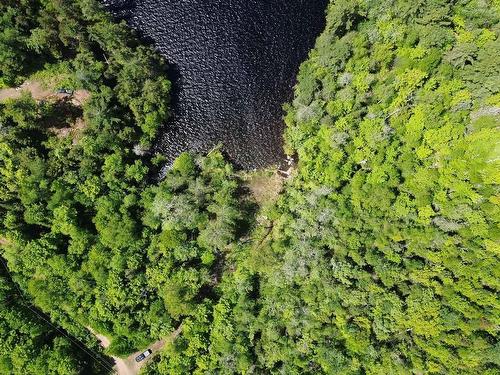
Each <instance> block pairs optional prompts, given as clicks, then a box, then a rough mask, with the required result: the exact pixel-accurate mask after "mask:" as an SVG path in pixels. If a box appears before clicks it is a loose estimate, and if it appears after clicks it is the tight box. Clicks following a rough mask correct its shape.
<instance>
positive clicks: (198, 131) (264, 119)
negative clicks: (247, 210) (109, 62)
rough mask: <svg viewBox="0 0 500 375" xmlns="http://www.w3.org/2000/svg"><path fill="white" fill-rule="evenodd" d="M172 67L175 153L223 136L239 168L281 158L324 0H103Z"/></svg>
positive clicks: (165, 136)
mask: <svg viewBox="0 0 500 375" xmlns="http://www.w3.org/2000/svg"><path fill="white" fill-rule="evenodd" d="M103 2H104V3H105V4H106V5H108V6H109V7H110V9H111V10H112V12H113V13H114V14H115V15H117V16H118V17H120V18H125V19H126V20H127V21H128V23H129V24H130V25H131V26H132V27H133V28H134V29H136V30H138V32H139V35H141V37H143V38H145V39H146V40H149V41H151V42H152V43H153V44H154V46H155V47H156V48H157V49H158V51H159V52H160V53H161V54H162V55H163V56H165V58H166V59H167V61H168V63H169V65H170V66H171V74H170V78H171V79H172V81H173V84H174V90H173V97H172V99H173V103H172V106H173V116H172V118H171V120H170V121H169V123H167V124H165V126H164V130H163V131H162V132H161V135H160V136H159V139H158V140H157V144H156V147H157V148H158V149H159V150H161V151H162V153H164V154H165V155H167V156H168V157H169V158H174V157H175V156H177V155H178V154H179V153H180V152H182V151H185V150H193V151H208V150H210V149H211V148H212V147H213V146H214V145H216V144H218V143H222V144H223V150H224V151H225V153H226V154H227V155H228V156H229V158H230V159H231V160H232V161H233V162H234V163H235V164H236V165H237V166H239V167H242V168H258V167H263V166H267V165H270V164H275V163H279V162H280V161H281V160H282V158H283V151H282V133H283V128H284V124H283V121H282V117H283V110H282V105H283V103H285V102H287V101H289V100H290V99H291V98H292V93H293V85H294V84H295V79H296V75H297V72H298V68H299V65H300V63H301V62H302V61H304V60H305V59H306V58H307V55H308V52H309V50H310V49H311V48H312V47H313V46H314V41H315V39H316V37H317V35H318V34H319V33H320V32H321V31H322V30H323V28H324V12H325V8H326V5H327V2H328V0H103Z"/></svg>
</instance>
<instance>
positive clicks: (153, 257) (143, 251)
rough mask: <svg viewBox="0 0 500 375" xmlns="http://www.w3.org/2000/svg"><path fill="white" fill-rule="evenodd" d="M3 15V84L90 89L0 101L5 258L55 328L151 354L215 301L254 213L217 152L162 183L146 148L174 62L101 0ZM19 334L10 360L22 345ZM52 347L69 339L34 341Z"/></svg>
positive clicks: (24, 5)
mask: <svg viewBox="0 0 500 375" xmlns="http://www.w3.org/2000/svg"><path fill="white" fill-rule="evenodd" d="M0 14H1V17H2V18H1V25H2V26H1V30H2V34H1V38H0V53H1V54H2V57H1V58H2V59H3V60H2V64H1V65H0V66H1V68H0V73H1V80H2V83H3V85H4V86H8V85H18V84H20V83H21V82H22V81H24V80H25V79H30V80H42V82H43V83H47V82H48V83H49V84H50V82H51V80H53V79H54V77H55V78H56V79H57V80H58V81H57V84H58V85H59V87H60V86H62V87H65V90H70V91H74V90H77V92H79V93H80V92H82V93H86V95H85V96H86V97H87V96H88V98H87V99H85V100H84V101H83V102H78V101H75V100H73V99H72V98H71V96H65V95H51V96H50V97H48V98H46V99H43V100H34V99H33V98H32V97H31V96H30V95H29V94H28V93H26V94H23V95H22V96H21V97H20V98H17V99H8V100H5V101H3V102H1V103H0V124H1V134H0V175H1V180H0V181H1V182H0V219H1V226H0V240H1V248H2V256H3V257H4V259H5V260H6V261H7V265H8V269H9V270H10V272H11V274H12V275H13V278H14V281H15V282H17V283H18V284H19V286H20V288H21V289H22V290H23V293H26V296H25V297H26V298H27V299H29V302H32V303H33V304H34V305H35V306H36V307H37V308H39V309H41V310H42V311H43V312H44V313H46V314H48V316H50V319H51V320H52V322H53V323H54V324H57V325H60V326H62V327H63V328H64V329H65V330H68V331H69V332H71V333H72V334H74V335H76V336H77V337H79V338H83V339H90V337H91V334H90V329H92V330H93V331H94V332H98V333H101V334H105V335H107V336H108V337H109V338H110V339H111V340H112V344H111V347H110V348H109V349H108V353H110V354H115V355H127V354H129V353H131V352H133V351H134V350H138V349H142V348H145V347H147V346H148V345H149V344H150V343H152V342H153V341H155V340H158V339H160V338H163V337H166V336H167V335H169V334H170V332H172V331H173V330H174V329H175V328H177V326H178V325H179V324H180V322H181V321H182V318H183V317H184V316H189V315H192V314H195V313H196V306H198V305H207V306H210V303H211V302H210V301H211V300H213V299H215V298H216V297H217V291H216V286H217V277H218V275H219V274H220V273H221V270H222V268H223V263H222V260H223V257H224V253H225V252H226V251H227V250H228V245H229V244H230V243H231V242H232V241H233V240H234V236H235V235H236V232H237V231H238V232H241V229H240V228H241V226H242V225H241V223H240V221H241V222H243V221H246V220H248V219H247V218H243V216H242V215H241V214H240V209H241V207H240V205H239V204H238V203H237V199H236V197H237V187H238V183H237V179H236V177H235V176H234V173H233V171H232V168H231V167H230V165H228V164H227V163H226V162H225V161H224V160H223V158H222V156H221V154H220V153H219V152H218V151H217V150H214V151H213V152H212V153H211V154H210V156H207V157H204V158H201V157H194V156H191V155H188V154H184V155H182V156H181V157H180V158H179V159H178V160H177V161H176V162H175V163H174V165H173V166H172V168H171V170H170V171H169V172H168V173H167V175H166V177H165V178H164V179H163V181H162V182H161V183H157V182H156V181H157V177H158V175H159V173H160V169H161V168H162V166H163V164H164V163H163V158H162V157H161V156H160V155H157V154H152V153H151V152H150V151H149V150H148V148H149V146H150V142H151V140H152V139H153V138H154V137H155V135H156V131H157V128H158V127H159V126H160V125H161V124H163V123H164V122H165V120H166V118H167V116H168V99H169V88H170V82H169V81H168V80H167V79H166V76H165V70H166V68H165V64H164V62H163V61H162V60H161V59H160V58H159V57H158V56H157V55H155V54H154V53H153V52H152V50H151V49H150V48H149V47H143V46H141V45H140V44H139V43H138V41H137V39H135V37H133V36H132V35H131V33H130V31H128V30H127V28H126V26H125V25H124V24H115V23H113V22H112V20H111V19H110V17H109V16H108V15H107V14H106V13H104V11H103V10H102V9H101V8H100V7H99V6H98V4H97V3H96V2H95V1H89V0H81V1H71V2H70V1H58V0H53V1H36V0H33V1H31V0H27V1H22V2H21V4H19V3H18V2H17V1H7V2H2V3H1V5H0ZM4 62H8V63H4ZM9 290H10V289H9ZM6 294H9V293H7V292H6ZM7 297H8V296H7ZM7 297H6V298H7ZM12 298H14V299H18V298H20V297H19V296H17V297H16V296H15V295H13V296H12ZM5 314H8V312H7V311H6V312H5ZM12 324H14V323H12ZM40 324H41V323H40ZM39 329H40V330H41V329H42V328H39ZM43 329H45V330H46V329H47V327H45V328H43ZM42 332H43V331H42ZM3 333H5V334H11V333H8V329H5V330H3V329H2V334H3ZM14 336H16V335H15V334H14ZM35 337H36V336H35ZM18 338H19V340H20V341H19V343H18V344H17V343H15V342H12V343H11V344H10V346H6V347H5V350H3V351H2V353H1V355H2V356H4V357H3V358H5V359H2V361H4V362H6V363H7V362H9V361H10V359H9V358H10V357H11V354H10V350H14V351H15V352H18V351H23V350H24V349H23V347H22V345H23V344H22V340H21V339H22V337H21V336H19V337H18ZM47 340H49V339H47ZM50 345H52V346H53V347H54V355H55V356H57V355H58V354H57V350H59V349H58V348H59V347H62V348H63V349H64V345H67V344H66V343H65V342H63V341H61V340H60V339H58V338H55V339H54V343H53V344H51V343H50V341H48V343H45V342H44V341H43V340H38V341H37V340H35V341H33V346H34V349H33V350H34V353H35V354H36V352H37V351H40V352H41V354H39V357H40V361H42V360H43V359H42V358H45V357H46V356H47V355H48V354H47V351H48V348H49V346H50ZM61 350H62V349H61ZM68 350H69V349H68ZM35 354H33V355H35ZM44 356H45V357H44ZM76 360H77V358H75V361H76ZM51 363H52V362H51ZM70 365H72V366H73V370H71V369H70V368H69V366H70ZM6 366H7V364H6ZM13 366H14V367H13V368H12V372H13V373H16V374H23V375H24V374H41V373H42V372H43V371H42V372H41V370H37V369H31V368H29V367H26V366H24V365H23V364H22V363H20V364H19V366H18V365H13ZM16 366H17V367H16ZM23 366H24V367H23ZM50 366H52V365H50ZM77 369H78V363H76V362H75V364H74V365H73V364H68V368H65V367H64V366H63V365H61V367H57V368H55V367H54V368H51V369H50V371H51V372H47V373H54V374H63V373H64V374H66V373H78V370H77ZM87 371H90V370H87Z"/></svg>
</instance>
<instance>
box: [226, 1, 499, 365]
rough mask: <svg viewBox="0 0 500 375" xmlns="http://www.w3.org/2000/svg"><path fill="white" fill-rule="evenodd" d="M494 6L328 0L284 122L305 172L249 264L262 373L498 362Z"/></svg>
mask: <svg viewBox="0 0 500 375" xmlns="http://www.w3.org/2000/svg"><path fill="white" fill-rule="evenodd" d="M496 10H497V9H495V8H494V6H493V4H490V3H489V2H486V3H485V2H478V1H466V2H460V3H457V4H454V3H451V2H436V1H425V2H423V3H422V2H420V3H411V2H407V1H397V2H387V1H382V2H369V3H367V2H364V1H349V2H348V1H345V2H343V1H334V2H332V3H331V5H330V7H329V10H328V25H327V29H326V31H325V32H324V33H323V35H322V36H321V37H320V38H319V39H318V43H317V46H316V49H315V50H314V51H313V52H312V53H311V56H310V59H309V60H308V61H307V62H305V63H304V65H303V66H302V68H301V73H300V75H299V84H298V86H297V88H296V98H295V100H294V103H293V107H289V108H288V114H287V118H286V120H287V124H288V127H287V131H286V132H287V133H286V142H287V150H288V151H289V152H293V153H297V154H298V156H299V166H298V173H299V174H298V177H296V178H295V179H294V181H293V182H292V183H291V184H290V186H288V189H287V191H286V194H285V195H284V196H282V198H281V199H280V201H279V203H278V207H277V208H276V210H275V211H274V214H273V220H274V228H275V229H274V230H273V232H272V233H273V240H272V241H271V242H270V243H269V244H268V245H267V246H266V247H268V249H263V250H261V251H260V252H259V253H261V254H258V255H257V257H258V258H257V259H258V260H256V261H254V265H252V267H251V269H253V272H255V274H256V275H257V276H258V277H259V279H260V289H259V291H260V299H259V302H260V303H261V304H262V305H261V307H260V308H259V311H258V312H257V318H256V322H255V323H254V324H255V325H257V327H258V328H254V331H253V332H257V334H258V337H259V339H258V340H257V341H256V342H254V344H253V345H254V346H253V348H254V351H255V352H254V353H255V355H256V361H257V363H258V365H257V366H258V368H262V369H263V371H264V372H265V371H270V372H273V373H274V372H275V373H287V374H295V373H297V374H299V373H300V374H304V373H310V374H318V373H327V374H343V373H349V374H351V373H352V374H355V373H369V374H388V373H390V374H397V373H399V374H407V373H442V374H449V373H453V374H459V373H460V374H465V373H470V374H478V373H491V374H492V373H496V372H497V371H499V367H498V366H499V365H500V363H499V362H498V344H497V342H498V334H499V332H498V326H499V323H500V321H499V316H500V303H499V299H498V292H499V287H500V285H499V283H498V277H499V276H500V275H499V273H498V270H499V269H500V267H499V266H500V264H499V259H498V256H499V254H498V252H495V250H493V247H494V246H495V245H493V244H494V243H497V242H498V240H499V232H498V222H499V219H500V212H499V206H498V203H499V202H498V199H497V196H498V192H499V190H498V183H499V179H498V178H499V174H498V171H499V170H500V162H499V156H500V149H499V144H500V143H499V142H500V134H499V132H498V125H499V118H498V92H499V88H500V85H498V84H496V83H495V82H496V81H497V80H498V77H499V74H498V69H500V64H499V60H498V55H499V50H498V41H499V40H500V38H499V29H498V17H499V15H498V13H497V12H496ZM495 80H496V81H495ZM479 82H482V84H481V85H480V84H479ZM479 86H481V87H479ZM239 305H241V302H240V303H239ZM239 305H236V306H239ZM236 311H237V310H235V311H234V312H233V313H232V315H233V317H232V318H231V319H233V320H237V319H239V318H238V317H237V312H236ZM249 332H252V331H249ZM245 334H248V333H245ZM255 334H256V333H252V335H255ZM234 340H236V339H234ZM233 343H234V342H233ZM227 353H235V351H234V350H233V349H229V348H228V349H227V352H226V354H225V355H227ZM220 358H222V357H220ZM250 367H251V365H249V366H248V367H247V369H248V368H250Z"/></svg>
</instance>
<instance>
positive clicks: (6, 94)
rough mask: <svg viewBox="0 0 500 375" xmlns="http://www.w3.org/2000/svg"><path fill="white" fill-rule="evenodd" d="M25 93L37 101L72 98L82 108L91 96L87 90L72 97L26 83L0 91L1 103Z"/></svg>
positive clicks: (78, 91)
mask: <svg viewBox="0 0 500 375" xmlns="http://www.w3.org/2000/svg"><path fill="white" fill-rule="evenodd" d="M24 91H28V92H30V93H31V96H32V97H33V99H35V100H43V99H47V98H49V97H53V98H56V99H62V98H66V97H70V98H71V102H72V103H73V104H74V105H76V106H81V105H82V104H83V103H84V102H85V100H87V99H88V98H89V96H90V93H89V92H88V91H87V90H76V91H74V92H73V94H72V95H68V94H61V93H56V92H55V91H54V89H53V88H48V87H45V86H43V85H42V84H41V83H40V82H38V81H26V82H24V83H23V84H22V85H21V86H19V87H16V88H6V89H1V90H0V102H1V101H4V100H6V99H19V98H20V97H21V95H22V93H23V92H24Z"/></svg>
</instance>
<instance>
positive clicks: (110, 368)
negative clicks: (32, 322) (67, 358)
mask: <svg viewBox="0 0 500 375" xmlns="http://www.w3.org/2000/svg"><path fill="white" fill-rule="evenodd" d="M0 261H1V262H2V265H3V267H4V268H5V271H7V274H8V275H9V277H10V279H11V281H12V284H14V286H15V288H16V289H17V290H18V291H19V294H20V296H21V298H22V299H24V302H25V303H28V304H25V306H26V307H27V308H28V309H29V310H30V311H32V312H33V313H35V314H36V315H37V316H38V317H39V318H41V319H42V320H43V321H45V322H46V323H48V324H49V325H50V326H51V327H52V328H54V329H55V330H56V331H58V332H59V333H61V334H62V335H63V336H65V337H67V338H68V339H69V340H70V341H71V342H72V343H73V344H75V345H76V346H77V347H78V348H80V349H81V350H82V351H84V352H85V353H86V354H87V355H89V356H90V357H91V358H93V359H94V360H95V361H96V362H97V363H98V364H100V365H101V366H102V367H104V368H105V369H106V370H108V371H112V372H114V369H113V368H112V367H110V366H109V365H108V364H107V363H106V362H104V361H103V360H102V359H100V358H97V357H95V356H94V354H93V353H92V352H91V351H89V350H87V348H85V347H84V346H83V345H81V344H80V343H79V342H78V341H77V340H75V339H74V338H73V337H71V336H70V335H69V334H67V333H66V332H64V331H63V330H61V329H60V328H59V327H57V326H55V325H54V324H52V322H51V321H50V320H48V319H47V318H46V317H45V316H43V315H42V314H40V312H39V311H37V310H36V309H32V308H31V306H34V305H33V304H32V303H31V302H29V301H28V300H27V299H26V298H25V297H24V293H23V291H22V290H21V288H20V287H19V285H17V283H16V282H15V281H14V278H13V277H12V274H11V273H10V271H9V268H8V267H7V264H6V263H5V260H4V259H3V258H2V257H0Z"/></svg>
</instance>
